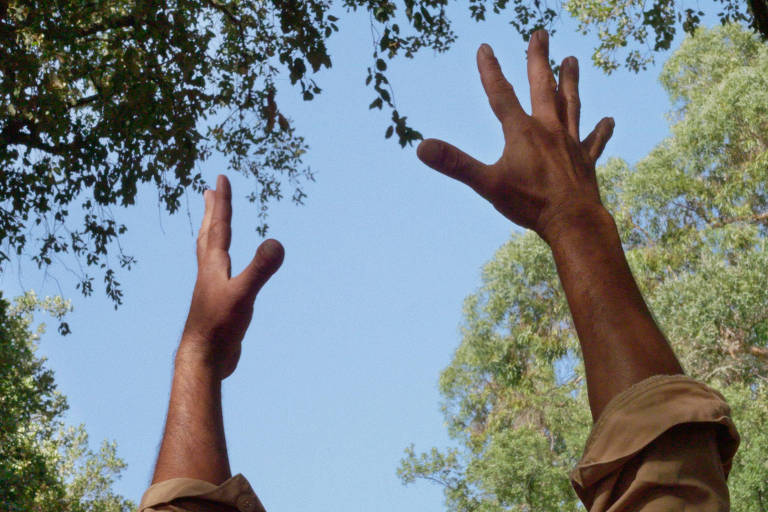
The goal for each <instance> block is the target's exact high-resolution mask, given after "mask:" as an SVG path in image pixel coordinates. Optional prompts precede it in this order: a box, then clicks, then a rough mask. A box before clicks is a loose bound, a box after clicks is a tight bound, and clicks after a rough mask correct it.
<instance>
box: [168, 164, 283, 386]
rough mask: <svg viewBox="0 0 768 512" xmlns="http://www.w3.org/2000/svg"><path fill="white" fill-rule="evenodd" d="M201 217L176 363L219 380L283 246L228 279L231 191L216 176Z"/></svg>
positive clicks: (264, 251) (270, 247)
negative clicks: (194, 272) (204, 369)
mask: <svg viewBox="0 0 768 512" xmlns="http://www.w3.org/2000/svg"><path fill="white" fill-rule="evenodd" d="M204 197H205V214H204V215H203V222H202V226H201V228H200V233H199V235H198V237H197V282H196V283H195V289H194V292H193V294H192V304H191V306H190V308H189V316H188V318H187V322H186V325H185V326H184V333H183V335H182V341H181V344H180V346H179V351H178V353H177V360H178V359H179V358H181V359H182V360H183V361H184V362H191V363H193V364H203V365H205V366H206V367H209V368H212V369H213V370H214V371H215V374H216V375H217V376H218V378H220V379H224V378H226V377H228V376H229V375H230V374H231V373H232V372H233V371H234V370H235V367H236V366H237V362H238V360H239V359H240V345H241V342H242V340H243V337H244V336H245V331H246V330H247V329H248V325H249V324H250V322H251V317H252V316H253V303H254V301H255V300H256V294H257V293H258V292H259V290H260V289H261V287H262V286H264V283H266V282H267V280H268V279H269V278H270V277H271V276H272V274H274V273H275V272H276V271H277V269H278V268H280V265H281V264H282V262H283V255H284V252H283V246H282V245H280V242H278V241H276V240H271V239H270V240H266V241H265V242H263V243H262V244H261V245H260V246H259V248H258V250H257V251H256V255H255V256H254V257H253V260H251V262H250V263H249V264H248V266H247V267H246V268H245V270H243V271H242V272H241V273H240V274H239V275H238V276H237V277H231V270H232V269H231V261H230V258H229V244H230V241H231V239H232V229H231V219H232V190H231V188H230V185H229V180H228V179H227V177H226V176H224V175H220V176H219V177H218V180H217V183H216V189H215V190H206V191H205V194H204Z"/></svg>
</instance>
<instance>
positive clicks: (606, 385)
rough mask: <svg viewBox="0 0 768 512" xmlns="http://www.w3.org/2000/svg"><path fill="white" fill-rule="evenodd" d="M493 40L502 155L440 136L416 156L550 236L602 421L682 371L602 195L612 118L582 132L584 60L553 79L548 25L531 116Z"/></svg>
mask: <svg viewBox="0 0 768 512" xmlns="http://www.w3.org/2000/svg"><path fill="white" fill-rule="evenodd" d="M486 46H487V45H483V46H481V47H480V49H479V50H478V53H477V67H478V70H479V71H480V79H481V81H482V83H483V87H484V89H485V92H486V94H487V96H488V101H489V102H490V105H491V109H492V110H493V112H494V114H495V115H496V117H497V118H498V120H499V122H501V126H502V131H503V133H504V141H505V144H504V150H503V152H502V155H501V158H499V160H498V161H496V163H494V164H491V165H486V164H484V163H482V162H479V161H478V160H476V159H474V158H473V157H471V156H469V155H468V154H466V153H464V152H463V151H461V150H460V149H458V148H456V147H455V146H452V145H451V144H448V143H447V142H444V141H440V140H437V139H426V140H424V141H422V143H421V144H420V145H419V147H418V148H417V154H418V157H419V158H420V159H421V160H422V161H423V162H424V163H425V164H427V165H428V166H430V167H432V168H433V169H435V170H437V171H440V172H441V173H443V174H446V175H448V176H450V177H452V178H455V179H457V180H459V181H461V182H463V183H466V184H467V185H469V186H470V187H472V188H473V189H474V190H475V191H476V192H477V193H478V194H480V195H481V196H483V197H484V198H485V199H487V200H488V201H490V202H491V204H493V206H494V207H495V208H496V209H497V210H498V211H500V212H501V213H502V214H503V215H504V216H505V217H507V218H508V219H509V220H511V221H512V222H514V223H516V224H518V225H520V226H522V227H524V228H528V229H532V230H533V231H535V232H536V233H537V234H538V235H539V236H540V237H541V238H542V239H544V240H545V241H546V242H547V243H548V244H549V246H550V248H551V249H552V255H553V256H554V259H555V263H556V265H557V272H558V275H559V276H560V281H561V283H562V285H563V289H564V290H565V294H566V297H567V298H568V304H569V306H570V309H571V314H572V315H573V320H574V325H575V326H576V331H577V333H578V336H579V341H580V343H581V349H582V353H583V355H584V365H585V368H586V376H587V388H588V393H589V403H590V408H591V410H592V417H593V419H595V420H597V418H598V417H599V416H600V413H601V412H602V410H603V409H604V407H605V406H606V404H607V403H608V402H609V401H610V400H611V398H613V397H614V396H616V395H617V394H619V393H621V392H622V391H624V390H625V389H627V388H628V387H630V386H632V385H633V384H635V383H637V382H640V381H641V380H643V379H645V378H647V377H650V376H653V375H659V374H670V375H674V374H681V373H683V370H682V368H681V367H680V364H679V362H678V361H677V358H676V357H675V355H674V353H673V352H672V349H671V348H670V346H669V343H668V342H667V340H666V338H665V337H664V335H663V334H662V332H661V331H660V330H659V328H658V326H657V325H656V322H655V321H654V319H653V317H652V316H651V313H650V312H649V311H648V307H647V306H646V304H645V301H644V300H643V297H642V296H641V294H640V291H639V290H638V288H637V284H636V283H635V280H634V278H633V277H632V273H631V271H630V269H629V266H628V265H627V261H626V258H625V257H624V251H623V249H622V247H621V240H620V239H619V233H618V230H617V229H616V224H615V223H614V221H613V218H612V217H611V215H610V213H609V212H608V211H607V210H606V209H605V208H604V207H603V205H602V202H601V201H600V193H599V190H598V185H597V178H596V176H595V162H596V161H597V159H598V157H599V156H600V154H601V153H602V152H603V149H604V148H605V144H606V143H607V142H608V139H609V138H610V137H611V134H612V133H613V120H612V119H610V118H604V119H602V120H601V121H600V122H599V123H598V124H597V126H596V127H595V128H594V130H592V132H591V133H590V134H589V135H588V136H587V137H586V138H585V139H584V140H580V138H579V116H580V109H581V106H580V102H579V92H578V81H579V69H578V61H577V60H576V58H575V57H568V58H566V59H565V60H563V64H562V67H561V72H560V83H559V84H558V83H556V82H555V79H554V76H553V74H552V70H551V68H550V67H549V41H548V35H547V33H546V31H544V30H540V31H538V32H536V33H534V35H533V36H532V37H531V40H530V44H529V46H528V81H529V83H530V89H531V107H532V113H531V115H528V114H526V113H525V111H523V109H522V108H521V106H520V102H519V101H518V99H517V95H516V94H515V91H514V89H513V87H512V86H511V85H510V84H509V82H508V81H507V80H506V78H505V77H504V74H503V73H502V71H501V68H500V66H499V62H498V60H497V59H496V58H495V57H494V56H493V53H492V50H491V49H490V47H487V49H488V50H489V51H488V52H486V51H485V49H486Z"/></svg>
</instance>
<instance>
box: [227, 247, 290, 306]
mask: <svg viewBox="0 0 768 512" xmlns="http://www.w3.org/2000/svg"><path fill="white" fill-rule="evenodd" d="M284 257H285V250H284V249H283V245H282V244H281V243H280V242H278V241H277V240H273V239H271V238H270V239H269V240H265V241H264V242H263V243H262V244H261V245H260V246H259V248H258V249H256V255H255V256H254V257H253V259H252V260H251V262H250V263H249V264H248V266H247V267H245V270H243V271H242V273H241V274H240V275H239V276H237V279H238V280H239V281H242V285H243V286H244V287H245V288H246V289H247V290H248V292H249V294H251V296H252V297H253V298H254V299H255V298H256V294H257V293H259V290H261V288H262V286H264V284H265V283H266V282H267V281H269V278H270V277H272V274H274V273H275V272H277V269H279V268H280V265H282V264H283V258H284Z"/></svg>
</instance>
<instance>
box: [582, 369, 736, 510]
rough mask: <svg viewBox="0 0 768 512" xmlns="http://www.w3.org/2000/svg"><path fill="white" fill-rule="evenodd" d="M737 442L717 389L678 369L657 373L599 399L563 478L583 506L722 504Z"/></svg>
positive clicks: (713, 507)
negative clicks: (599, 407) (602, 402)
mask: <svg viewBox="0 0 768 512" xmlns="http://www.w3.org/2000/svg"><path fill="white" fill-rule="evenodd" d="M738 446H739V434H738V432H737V431H736V427H735V425H734V424H733V421H732V420H731V411H730V408H729V407H728V404H727V403H726V401H725V399H724V398H723V396H722V395H721V394H720V393H718V392H717V391H715V390H714V389H711V388H710V387H708V386H706V385H705V384H703V383H701V382H699V381H696V380H694V379H691V378H689V377H685V376H683V375H663V376H662V375H659V376H655V377H651V378H649V379H646V380H644V381H642V382H639V383H638V384H636V385H634V386H632V387H631V388H629V389H627V390H625V391H624V392H623V393H621V394H619V395H618V396H616V397H615V398H614V399H613V400H611V402H610V403H609V404H608V405H607V406H606V408H605V410H604V411H603V413H602V414H601V416H600V418H599V419H598V421H597V422H596V423H595V425H594V427H593V428H592V433H591V434H590V436H589V439H588V440H587V444H586V448H585V450H584V454H583V456H582V458H581V460H580V461H579V463H578V465H577V466H576V468H575V469H574V470H573V471H572V472H571V483H572V485H573V487H574V489H575V490H576V494H578V496H579V498H580V499H581V501H582V502H583V503H584V505H585V506H586V507H587V509H588V510H589V511H590V512H618V511H632V512H655V511H659V512H660V511H670V510H681V511H682V510H685V511H688V512H693V511H695V512H710V511H712V512H714V511H718V512H719V511H726V510H730V508H729V497H728V487H727V486H726V479H727V477H728V472H729V471H730V469H731V461H732V460H733V456H734V454H735V453H736V449H737V448H738Z"/></svg>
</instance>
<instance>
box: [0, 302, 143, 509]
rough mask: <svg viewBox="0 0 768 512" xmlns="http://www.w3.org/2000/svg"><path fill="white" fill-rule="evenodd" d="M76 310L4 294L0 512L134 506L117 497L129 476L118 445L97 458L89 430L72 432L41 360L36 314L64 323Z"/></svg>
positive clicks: (0, 314) (0, 313)
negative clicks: (117, 486)
mask: <svg viewBox="0 0 768 512" xmlns="http://www.w3.org/2000/svg"><path fill="white" fill-rule="evenodd" d="M70 309H71V306H70V304H69V302H68V301H63V300H62V299H61V298H59V297H56V298H45V299H42V300H41V299H38V298H37V296H36V295H35V294H34V292H27V293H26V294H25V295H23V296H21V297H18V298H17V299H16V300H15V302H14V304H10V303H9V302H8V301H6V300H5V299H3V298H2V294H0V409H1V410H2V411H3V413H2V415H0V510H3V511H8V512H27V511H32V510H45V511H46V512H57V511H62V512H64V511H66V512H95V511H101V512H128V511H129V510H132V509H133V508H134V504H133V503H131V502H130V501H128V500H125V499H124V498H122V497H121V496H119V495H117V494H115V493H114V492H112V489H111V486H112V484H113V482H114V479H115V478H116V477H119V475H120V472H121V471H122V470H123V469H124V468H125V463H124V462H123V461H122V460H121V459H119V458H118V457H117V454H116V450H117V447H116V445H115V443H114V442H111V443H110V442H107V441H105V442H104V443H103V444H102V446H101V449H100V451H99V452H98V453H94V452H93V451H92V450H91V449H90V448H89V447H88V435H87V433H86V431H85V428H84V427H83V426H82V425H80V426H78V427H67V426H65V425H64V424H63V422H62V420H61V417H62V415H63V413H64V412H65V411H66V410H67V407H68V406H67V401H66V398H65V397H64V396H63V395H62V394H61V393H60V392H59V391H58V390H57V389H56V384H55V381H54V375H53V372H52V371H51V370H50V369H48V368H46V367H45V358H41V357H38V356H37V355H36V350H37V342H38V340H39V339H40V336H41V335H42V334H43V333H44V332H45V326H44V324H40V325H39V326H38V327H37V328H36V329H34V330H33V328H32V323H33V320H34V313H35V311H38V310H40V311H44V312H47V313H48V314H50V315H51V316H52V317H54V318H56V319H59V320H61V318H62V317H63V316H64V315H65V314H66V313H67V312H68V311H69V310H70Z"/></svg>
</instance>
